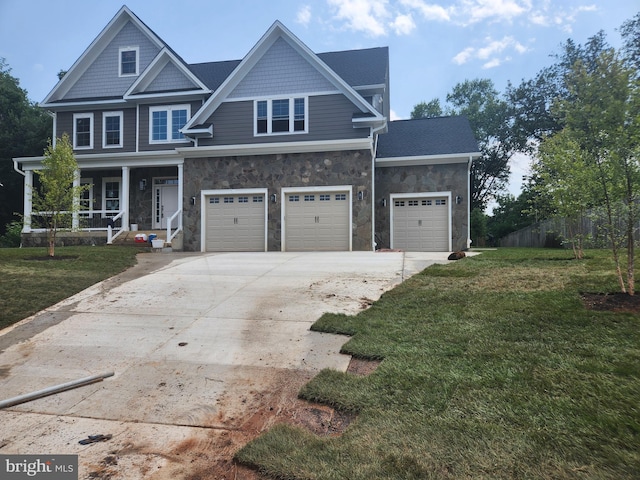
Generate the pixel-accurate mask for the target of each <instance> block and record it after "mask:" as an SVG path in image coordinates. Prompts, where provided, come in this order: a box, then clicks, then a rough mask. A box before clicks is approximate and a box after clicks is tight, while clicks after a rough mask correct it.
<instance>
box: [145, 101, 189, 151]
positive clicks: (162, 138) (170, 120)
mask: <svg viewBox="0 0 640 480" xmlns="http://www.w3.org/2000/svg"><path fill="white" fill-rule="evenodd" d="M149 117H150V119H149V143H164V142H166V143H168V142H185V141H186V139H185V136H184V135H183V134H182V133H180V129H181V128H182V127H184V126H185V125H186V123H187V122H188V121H189V118H190V117H191V106H190V105H172V106H167V107H151V108H150V109H149Z"/></svg>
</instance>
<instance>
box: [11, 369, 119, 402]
mask: <svg viewBox="0 0 640 480" xmlns="http://www.w3.org/2000/svg"><path fill="white" fill-rule="evenodd" d="M113 375H114V373H113V372H107V373H102V374H99V375H92V376H91V377H85V378H81V379H79V380H73V381H71V382H67V383H62V384H60V385H55V386H53V387H47V388H44V389H42V390H38V391H36V392H32V393H25V394H24V395H18V396H17V397H13V398H8V399H6V400H2V401H0V409H2V408H6V407H11V406H13V405H18V404H20V403H25V402H30V401H31V400H36V399H38V398H42V397H46V396H48V395H53V394H55V393H60V392H64V391H65V390H71V389H73V388H77V387H83V386H85V385H89V384H91V383H95V382H101V381H102V380H104V379H105V378H107V377H112V376H113Z"/></svg>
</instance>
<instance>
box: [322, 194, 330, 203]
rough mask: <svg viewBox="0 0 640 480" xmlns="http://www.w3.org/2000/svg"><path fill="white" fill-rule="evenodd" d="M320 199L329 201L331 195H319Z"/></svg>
mask: <svg viewBox="0 0 640 480" xmlns="http://www.w3.org/2000/svg"><path fill="white" fill-rule="evenodd" d="M320 201H321V202H330V201H331V195H326V194H325V195H320Z"/></svg>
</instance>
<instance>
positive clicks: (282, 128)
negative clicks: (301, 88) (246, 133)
mask: <svg viewBox="0 0 640 480" xmlns="http://www.w3.org/2000/svg"><path fill="white" fill-rule="evenodd" d="M307 111H308V100H307V98H306V97H299V98H275V99H272V100H256V101H255V102H254V117H255V121H254V135H270V134H287V133H307V132H308V120H307Z"/></svg>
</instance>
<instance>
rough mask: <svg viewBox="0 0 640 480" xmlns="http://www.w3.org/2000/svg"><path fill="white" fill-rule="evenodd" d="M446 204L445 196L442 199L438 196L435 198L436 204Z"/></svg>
mask: <svg viewBox="0 0 640 480" xmlns="http://www.w3.org/2000/svg"><path fill="white" fill-rule="evenodd" d="M446 204H447V200H446V199H445V198H442V199H440V198H438V199H437V200H436V205H446Z"/></svg>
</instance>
